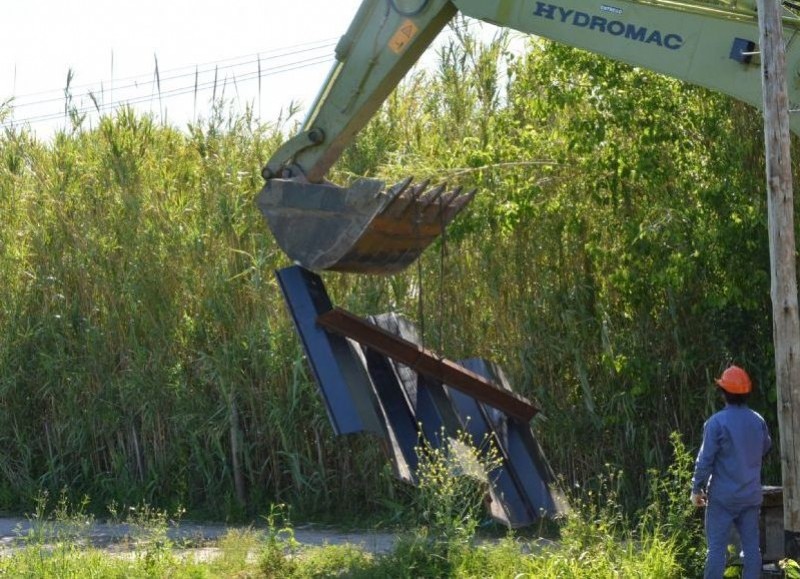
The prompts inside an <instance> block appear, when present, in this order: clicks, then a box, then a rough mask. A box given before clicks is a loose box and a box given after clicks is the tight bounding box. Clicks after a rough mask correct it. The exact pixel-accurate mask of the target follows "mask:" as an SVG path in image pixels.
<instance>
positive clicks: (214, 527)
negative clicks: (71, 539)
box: [0, 517, 397, 555]
mask: <svg viewBox="0 0 800 579" xmlns="http://www.w3.org/2000/svg"><path fill="white" fill-rule="evenodd" d="M247 528H248V527H235V526H227V525H222V524H200V523H193V522H187V521H183V522H181V523H180V525H178V526H175V527H170V528H169V530H168V532H167V533H168V536H169V537H170V539H172V540H173V541H174V542H175V545H176V547H177V548H186V547H189V548H197V549H204V550H209V549H211V550H213V548H214V543H215V541H216V540H218V539H219V538H220V537H222V536H224V535H225V533H227V532H228V531H229V530H231V529H242V530H245V529H247ZM292 529H293V531H294V538H295V540H297V541H298V542H299V543H300V544H301V545H304V546H321V545H342V544H351V545H358V546H360V547H361V548H363V549H364V550H366V551H369V552H371V553H387V552H390V551H391V550H392V547H393V546H394V543H395V540H396V538H397V537H396V536H395V535H394V534H392V533H382V532H374V531H364V532H349V531H348V532H342V531H337V530H333V529H324V528H319V527H315V526H310V525H299V526H293V527H292ZM31 530H32V524H31V522H30V521H28V520H27V519H24V518H15V517H4V518H0V555H2V554H4V553H9V552H11V551H13V550H14V549H15V548H19V547H20V546H21V545H23V544H24V540H23V537H25V536H26V535H27V534H28V533H29V532H30V531H31ZM65 530H66V529H65ZM67 531H68V530H67ZM55 534H56V535H57V534H58V528H56V530H55ZM136 534H137V530H136V529H134V528H132V527H131V526H130V525H126V524H108V523H94V524H93V525H91V527H90V528H88V529H85V530H84V529H82V530H81V532H80V536H81V537H85V538H86V539H87V540H88V541H90V542H91V544H92V545H94V546H96V547H100V548H105V549H109V550H111V551H125V550H126V549H129V548H130V545H131V540H132V537H133V538H135V537H136Z"/></svg>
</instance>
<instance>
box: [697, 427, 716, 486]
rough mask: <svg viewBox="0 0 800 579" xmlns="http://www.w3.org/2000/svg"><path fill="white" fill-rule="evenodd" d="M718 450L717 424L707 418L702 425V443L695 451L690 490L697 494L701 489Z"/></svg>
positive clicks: (704, 484)
mask: <svg viewBox="0 0 800 579" xmlns="http://www.w3.org/2000/svg"><path fill="white" fill-rule="evenodd" d="M718 450H719V426H718V425H717V423H716V422H715V421H713V420H708V421H706V423H705V424H704V425H703V444H702V445H700V451H699V452H698V453H697V460H696V461H695V463H694V476H692V492H693V493H695V494H697V493H700V492H702V491H703V489H704V488H705V486H706V484H708V478H709V477H710V476H711V468H712V467H713V466H714V458H715V457H716V456H717V451H718Z"/></svg>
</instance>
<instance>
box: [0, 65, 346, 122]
mask: <svg viewBox="0 0 800 579" xmlns="http://www.w3.org/2000/svg"><path fill="white" fill-rule="evenodd" d="M332 60H333V56H332V55H326V56H324V57H319V56H318V57H312V58H308V59H305V60H301V61H298V62H292V63H287V64H284V65H280V66H275V67H272V68H268V69H262V70H261V73H260V75H259V72H254V73H248V74H245V75H243V76H238V77H236V76H234V77H231V78H230V80H231V82H234V81H235V82H243V81H245V82H246V81H251V80H257V79H258V78H259V76H260V77H266V76H273V75H276V74H281V73H284V72H291V71H293V70H299V69H303V68H308V67H311V66H316V65H319V64H328V63H330V62H331V61H332ZM227 82H228V77H226V78H225V80H223V81H222V83H221V84H222V89H223V91H224V89H225V86H226V85H227ZM219 86H220V82H219V81H218V79H215V80H211V81H206V82H202V83H193V84H191V85H183V86H181V87H177V88H174V89H170V90H167V91H163V92H162V93H161V94H160V98H161V99H162V100H163V99H168V98H173V97H178V96H185V95H190V94H192V93H196V92H201V91H208V90H211V89H214V88H215V87H219ZM158 97H159V95H156V94H149V95H145V96H139V97H134V98H130V99H117V100H114V101H111V102H108V103H102V104H97V103H95V102H94V101H93V104H90V105H83V106H80V107H76V108H75V109H73V110H74V111H75V112H76V113H77V114H78V115H86V114H92V113H101V114H102V113H103V112H108V111H110V110H114V109H116V108H119V107H120V106H126V105H137V104H144V103H146V102H148V101H151V100H153V99H154V98H158ZM63 117H64V111H63V110H61V111H59V112H57V113H47V114H43V115H37V116H32V117H27V118H22V119H16V120H9V121H6V122H5V123H0V128H10V127H12V126H17V125H30V124H36V123H41V122H46V121H55V120H58V119H61V118H63Z"/></svg>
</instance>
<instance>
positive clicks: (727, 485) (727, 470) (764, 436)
mask: <svg viewBox="0 0 800 579" xmlns="http://www.w3.org/2000/svg"><path fill="white" fill-rule="evenodd" d="M771 445H772V439H771V438H770V437H769V431H768V430H767V424H766V422H764V419H763V418H762V417H761V415H760V414H759V413H758V412H756V411H754V410H751V409H750V408H748V407H747V406H746V405H744V404H743V405H736V404H726V405H725V408H723V409H722V410H720V411H719V412H717V413H715V414H714V415H712V416H711V418H709V419H708V420H707V421H706V423H705V425H704V426H703V444H702V446H701V447H700V452H699V453H698V454H697V460H696V461H695V466H694V476H693V477H692V492H693V493H700V492H701V491H702V490H703V488H704V487H706V486H707V487H708V500H709V502H714V503H716V504H724V505H729V506H753V505H760V504H761V501H762V493H761V459H762V457H763V456H764V455H765V454H766V453H767V451H768V450H769V448H770V446H771ZM709 478H710V480H709Z"/></svg>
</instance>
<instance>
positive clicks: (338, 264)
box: [258, 0, 800, 274]
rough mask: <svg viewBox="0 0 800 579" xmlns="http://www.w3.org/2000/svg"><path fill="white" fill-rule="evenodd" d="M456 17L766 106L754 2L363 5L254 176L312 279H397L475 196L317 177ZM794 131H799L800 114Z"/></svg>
mask: <svg viewBox="0 0 800 579" xmlns="http://www.w3.org/2000/svg"><path fill="white" fill-rule="evenodd" d="M775 1H777V0H775ZM781 6H782V10H783V14H782V23H783V29H784V38H785V43H786V66H787V79H788V90H789V101H790V103H789V104H790V110H791V109H794V108H797V105H798V104H800V17H798V15H797V13H796V11H797V9H798V5H796V4H794V3H792V2H782V3H781ZM459 12H461V13H462V14H464V15H466V16H469V17H471V18H475V19H478V20H481V21H485V22H489V23H492V24H495V25H498V26H502V27H508V28H512V29H516V30H518V31H521V32H525V33H529V34H533V35H536V36H540V37H544V38H547V39H550V40H553V41H556V42H562V43H565V44H568V45H571V46H574V47H577V48H581V49H584V50H587V51H590V52H592V53H596V54H599V55H603V56H606V57H609V58H612V59H615V60H618V61H622V62H625V63H628V64H631V65H634V66H638V67H642V68H645V69H648V70H652V71H655V72H659V73H662V74H664V75H667V76H670V77H674V78H676V79H680V80H683V81H686V82H689V83H692V84H695V85H698V86H702V87H705V88H708V89H712V90H715V91H719V92H721V93H725V94H727V95H730V96H732V97H734V98H736V99H738V100H741V101H743V102H745V103H749V104H751V105H753V106H755V107H760V106H761V103H762V89H761V66H760V58H759V47H758V40H759V29H758V15H757V1H756V0H718V1H714V0H544V1H542V0H363V2H362V3H361V5H360V7H359V9H358V12H357V13H356V15H355V18H354V19H353V21H352V23H351V24H350V27H349V29H348V30H347V32H346V33H345V35H344V36H343V37H342V38H341V40H340V41H339V42H338V44H337V46H336V50H335V55H336V62H335V64H334V66H333V68H332V70H331V71H330V73H329V75H328V77H327V80H326V81H325V82H324V84H323V86H322V88H321V90H320V91H319V94H318V96H317V98H316V100H315V102H314V104H313V105H312V107H311V109H310V112H309V113H308V116H307V118H306V119H305V122H304V123H303V125H302V126H301V129H300V130H299V132H298V133H297V134H296V135H294V136H293V137H291V138H290V139H288V140H287V141H286V142H285V143H284V144H283V145H282V146H281V147H280V148H279V149H278V150H277V151H276V152H275V153H274V155H273V156H272V158H271V159H269V161H268V162H267V164H266V166H265V167H264V168H263V170H262V175H263V177H264V179H265V181H266V184H265V186H264V188H263V189H262V191H261V192H260V193H259V196H258V205H259V208H260V210H261V212H262V213H263V214H264V216H265V218H266V220H267V222H268V224H269V227H270V229H271V230H272V233H273V235H274V236H275V239H276V240H277V242H278V244H279V245H280V247H281V249H282V250H283V251H284V252H285V253H286V254H287V255H288V256H289V258H291V259H292V260H293V261H295V262H297V263H299V264H300V265H302V266H303V267H305V268H307V269H310V270H314V271H324V270H332V271H342V272H353V273H371V274H392V273H395V272H398V271H401V270H402V269H403V268H405V267H407V266H408V265H410V264H411V263H413V262H414V261H415V260H416V259H417V258H418V257H419V255H420V254H421V253H422V252H423V251H424V250H425V248H426V247H428V246H429V245H430V244H431V243H432V242H433V241H434V240H435V239H436V238H437V237H438V236H439V235H441V233H442V231H443V230H444V228H445V227H446V226H447V224H448V223H449V222H450V221H451V220H452V219H453V218H455V216H456V215H457V214H458V213H459V211H461V210H462V209H463V208H464V207H465V206H466V205H467V204H468V203H469V202H470V200H471V199H472V198H473V196H474V194H475V193H474V191H463V190H462V189H460V188H456V189H453V190H451V191H445V186H443V185H438V186H435V187H429V186H428V185H429V184H428V182H423V183H420V184H416V185H415V184H413V183H412V179H411V178H408V179H406V180H404V181H402V182H400V183H398V184H396V185H393V186H389V187H387V186H386V185H385V184H384V183H383V182H382V181H380V180H376V179H366V178H361V179H357V180H356V181H354V182H353V183H352V184H351V185H350V186H347V187H342V186H339V185H336V184H333V183H331V182H329V181H327V180H326V179H325V175H326V173H327V172H328V170H329V169H330V168H331V166H332V165H333V164H334V163H335V162H336V160H337V159H338V158H339V156H340V155H341V153H342V151H343V150H344V149H345V148H346V147H347V146H348V144H349V143H350V142H351V141H352V140H353V139H354V138H355V137H356V135H357V134H358V132H359V130H360V129H361V128H363V127H364V125H365V124H366V123H367V122H368V121H369V120H370V118H371V117H372V115H373V114H374V113H375V112H376V111H377V110H378V108H379V107H380V106H381V104H382V103H383V102H384V100H385V99H386V98H387V97H388V96H389V94H390V93H391V91H392V90H393V89H394V88H395V87H396V86H397V84H398V83H399V82H400V81H401V80H402V79H403V77H404V75H405V74H406V73H407V72H408V71H409V69H410V68H411V67H412V66H413V65H414V64H415V63H416V62H417V61H418V60H419V58H420V57H421V55H422V53H423V52H424V51H425V49H426V48H427V47H428V46H429V45H430V44H431V43H432V42H433V41H434V40H435V38H436V37H437V35H438V34H439V33H440V32H441V31H442V29H443V28H444V27H445V26H447V24H448V23H449V22H451V21H452V20H453V19H454V17H455V16H456V15H457V14H458V13H459ZM790 127H791V130H792V132H794V133H800V117H798V116H797V115H791V117H790Z"/></svg>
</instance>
